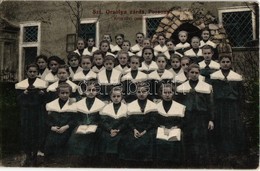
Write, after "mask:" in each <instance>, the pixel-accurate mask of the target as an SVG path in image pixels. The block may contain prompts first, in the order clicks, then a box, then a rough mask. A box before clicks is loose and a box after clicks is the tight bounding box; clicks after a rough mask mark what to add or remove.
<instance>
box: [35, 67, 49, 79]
mask: <svg viewBox="0 0 260 171" xmlns="http://www.w3.org/2000/svg"><path fill="white" fill-rule="evenodd" d="M49 72H50V70H49V69H48V68H47V67H46V68H45V69H44V71H43V73H42V74H40V73H39V75H38V77H39V78H40V79H42V80H45V77H46V75H47V74H48V73H49Z"/></svg>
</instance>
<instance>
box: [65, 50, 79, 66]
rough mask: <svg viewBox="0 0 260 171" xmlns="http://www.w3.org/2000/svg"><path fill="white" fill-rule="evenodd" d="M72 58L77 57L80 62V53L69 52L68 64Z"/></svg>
mask: <svg viewBox="0 0 260 171" xmlns="http://www.w3.org/2000/svg"><path fill="white" fill-rule="evenodd" d="M72 58H77V60H78V61H79V62H80V56H79V54H78V53H76V52H69V54H68V56H67V59H68V64H69V61H70V60H71V59H72Z"/></svg>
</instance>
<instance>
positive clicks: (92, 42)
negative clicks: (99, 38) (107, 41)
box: [87, 38, 95, 47]
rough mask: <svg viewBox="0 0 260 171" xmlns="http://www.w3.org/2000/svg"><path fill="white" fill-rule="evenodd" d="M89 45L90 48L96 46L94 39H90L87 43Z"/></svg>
mask: <svg viewBox="0 0 260 171" xmlns="http://www.w3.org/2000/svg"><path fill="white" fill-rule="evenodd" d="M87 44H88V47H93V46H94V45H95V41H94V39H92V38H91V39H88V42H87Z"/></svg>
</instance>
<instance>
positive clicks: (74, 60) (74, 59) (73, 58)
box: [69, 57, 79, 67]
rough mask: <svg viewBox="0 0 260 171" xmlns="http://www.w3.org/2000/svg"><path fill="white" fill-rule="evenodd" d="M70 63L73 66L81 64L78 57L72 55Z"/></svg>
mask: <svg viewBox="0 0 260 171" xmlns="http://www.w3.org/2000/svg"><path fill="white" fill-rule="evenodd" d="M69 65H70V66H71V67H78V66H79V60H78V58H76V57H72V58H71V59H70V60H69Z"/></svg>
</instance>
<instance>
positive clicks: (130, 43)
mask: <svg viewBox="0 0 260 171" xmlns="http://www.w3.org/2000/svg"><path fill="white" fill-rule="evenodd" d="M124 42H127V43H129V46H130V47H131V42H130V41H129V40H124V41H123V43H124Z"/></svg>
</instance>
